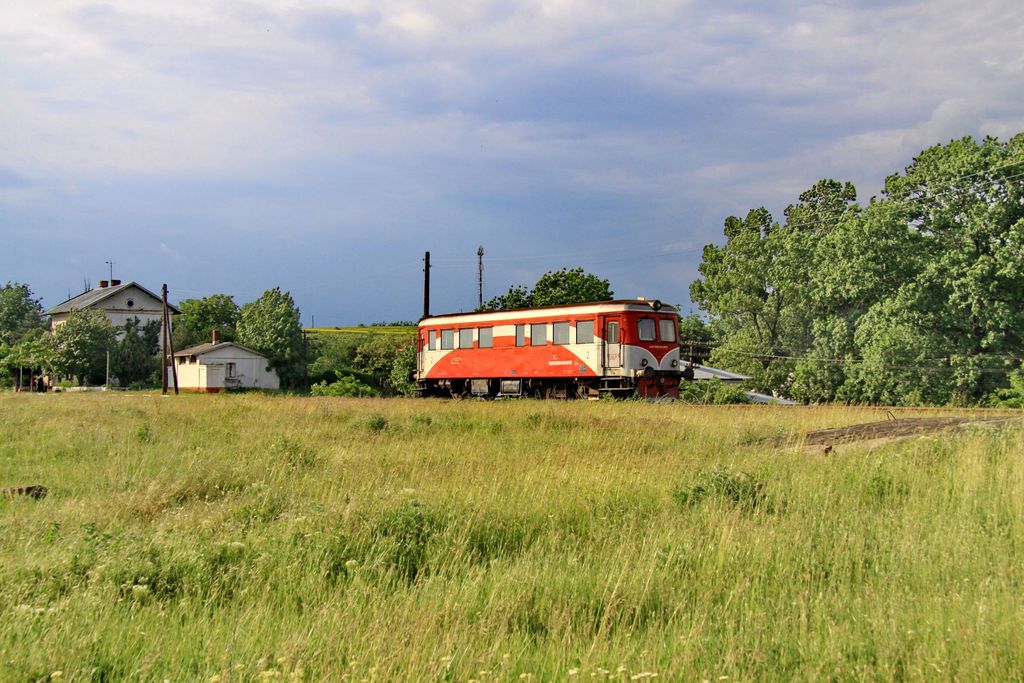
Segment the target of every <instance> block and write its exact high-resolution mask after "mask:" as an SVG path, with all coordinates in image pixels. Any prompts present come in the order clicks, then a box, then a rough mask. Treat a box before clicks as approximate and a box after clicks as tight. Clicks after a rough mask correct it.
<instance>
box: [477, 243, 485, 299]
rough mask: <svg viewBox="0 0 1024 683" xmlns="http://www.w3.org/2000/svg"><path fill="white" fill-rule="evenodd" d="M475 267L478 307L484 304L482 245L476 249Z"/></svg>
mask: <svg viewBox="0 0 1024 683" xmlns="http://www.w3.org/2000/svg"><path fill="white" fill-rule="evenodd" d="M476 268H477V285H478V290H479V293H478V299H479V304H480V308H483V306H484V245H482V244H481V245H480V246H479V248H477V250H476Z"/></svg>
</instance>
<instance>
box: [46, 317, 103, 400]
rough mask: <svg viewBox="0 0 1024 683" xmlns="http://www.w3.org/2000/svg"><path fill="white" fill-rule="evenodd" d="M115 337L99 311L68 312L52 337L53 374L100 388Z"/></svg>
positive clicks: (80, 383)
mask: <svg viewBox="0 0 1024 683" xmlns="http://www.w3.org/2000/svg"><path fill="white" fill-rule="evenodd" d="M116 337H117V331H116V330H115V329H114V326H113V325H111V324H110V321H109V320H108V319H107V316H106V315H104V313H103V312H102V311H99V310H96V309H91V308H87V309H84V310H78V311H72V312H71V314H70V315H69V316H68V319H67V321H66V322H65V323H64V324H62V325H60V326H59V327H58V328H57V330H56V331H55V332H54V334H53V338H52V343H53V351H54V359H53V364H54V370H55V372H56V373H57V374H58V375H71V376H74V377H75V378H76V379H77V380H78V384H79V385H83V384H86V383H90V384H102V383H103V382H104V381H105V379H106V367H107V354H108V353H111V352H113V350H114V348H115V340H116Z"/></svg>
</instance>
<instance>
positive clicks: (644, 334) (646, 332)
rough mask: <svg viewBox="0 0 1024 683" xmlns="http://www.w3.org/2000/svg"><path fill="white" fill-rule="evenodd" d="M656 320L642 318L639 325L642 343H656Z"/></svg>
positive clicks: (638, 330) (638, 329)
mask: <svg viewBox="0 0 1024 683" xmlns="http://www.w3.org/2000/svg"><path fill="white" fill-rule="evenodd" d="M655 329H656V328H655V327H654V318H640V322H638V323H637V332H639V333H640V341H654V340H655V339H657V336H656V335H655Z"/></svg>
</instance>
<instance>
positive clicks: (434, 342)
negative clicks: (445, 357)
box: [427, 330, 437, 351]
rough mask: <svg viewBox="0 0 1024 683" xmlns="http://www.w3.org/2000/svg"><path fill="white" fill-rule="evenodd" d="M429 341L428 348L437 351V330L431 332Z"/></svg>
mask: <svg viewBox="0 0 1024 683" xmlns="http://www.w3.org/2000/svg"><path fill="white" fill-rule="evenodd" d="M428 339H430V341H429V342H427V348H428V349H430V350H431V351H437V330H431V331H430V337H428Z"/></svg>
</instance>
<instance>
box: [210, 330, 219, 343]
mask: <svg viewBox="0 0 1024 683" xmlns="http://www.w3.org/2000/svg"><path fill="white" fill-rule="evenodd" d="M210 339H211V342H212V343H214V344H216V343H217V330H213V332H212V334H210Z"/></svg>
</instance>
